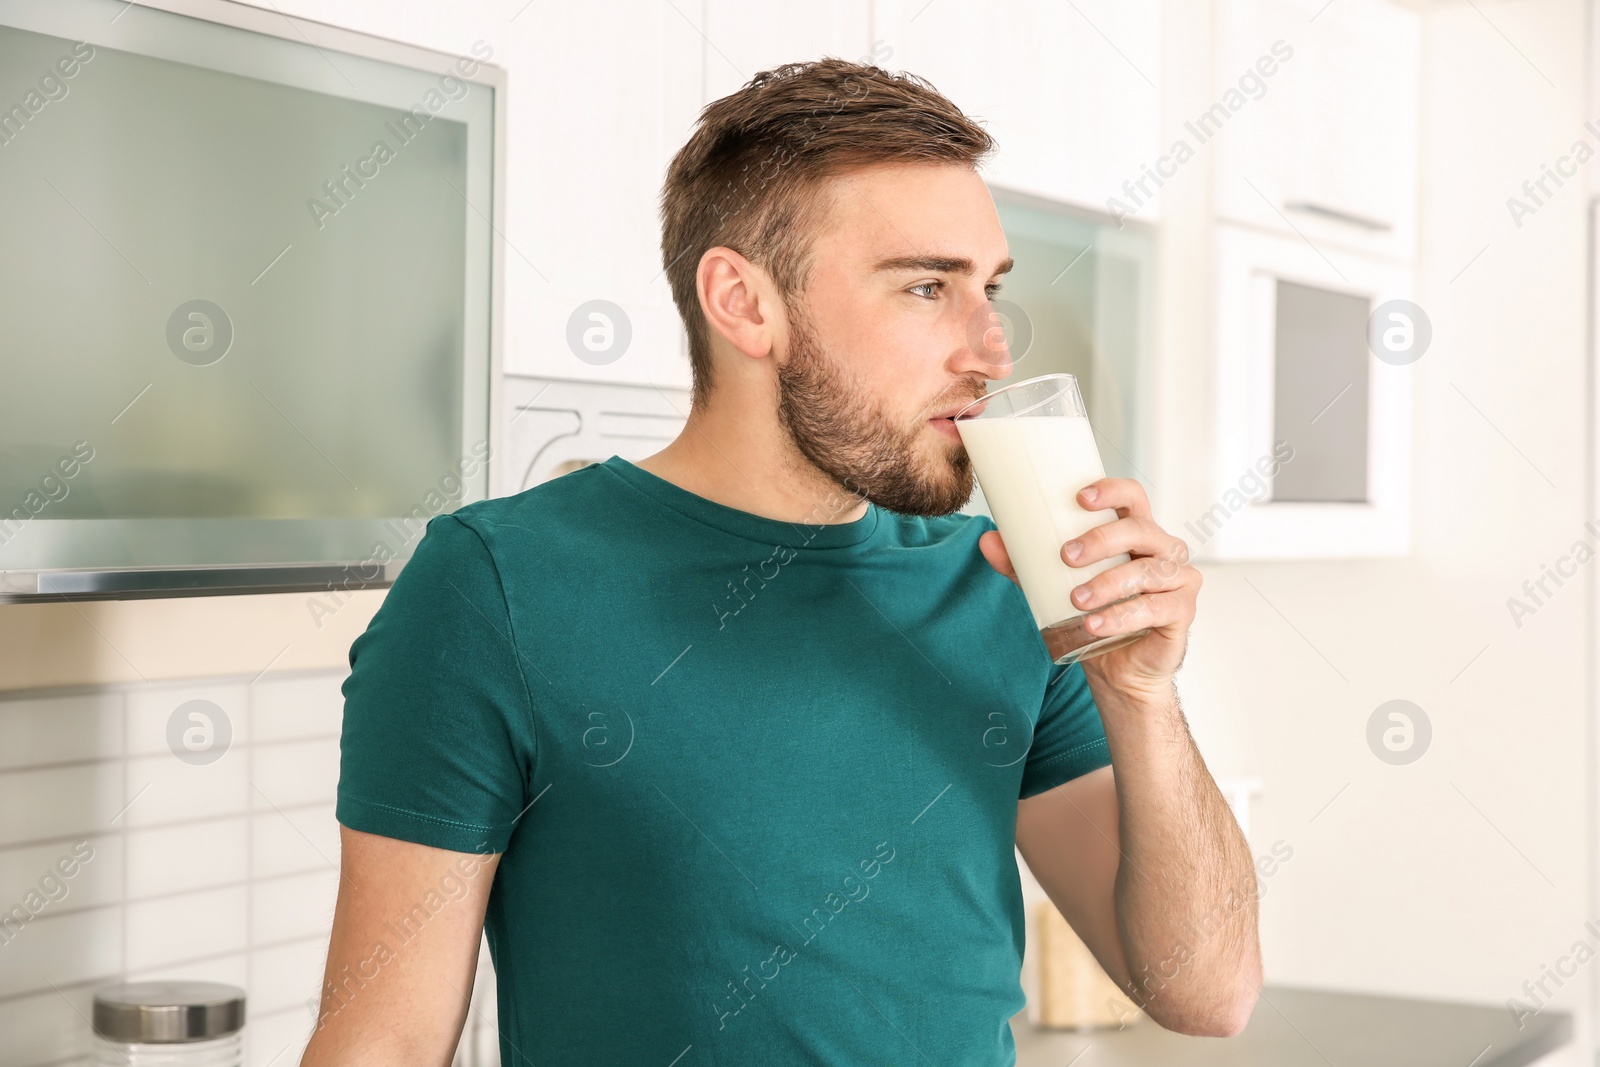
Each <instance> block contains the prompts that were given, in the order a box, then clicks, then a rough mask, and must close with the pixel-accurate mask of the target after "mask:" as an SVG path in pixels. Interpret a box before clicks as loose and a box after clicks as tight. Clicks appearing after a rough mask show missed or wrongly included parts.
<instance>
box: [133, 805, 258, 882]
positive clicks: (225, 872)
mask: <svg viewBox="0 0 1600 1067" xmlns="http://www.w3.org/2000/svg"><path fill="white" fill-rule="evenodd" d="M248 826H249V822H248V820H247V819H246V817H245V816H242V815H241V816H237V817H235V818H231V819H208V820H205V821H203V822H197V823H184V824H180V825H177V826H163V827H158V828H156V829H151V830H133V831H130V832H129V834H128V868H127V870H128V896H129V897H130V898H131V899H135V900H137V899H141V898H146V897H159V896H169V895H171V894H173V893H182V892H185V891H188V890H194V889H205V888H207V887H210V886H223V885H230V884H233V883H240V882H244V881H247V880H248V879H249V877H250V841H249V834H248Z"/></svg>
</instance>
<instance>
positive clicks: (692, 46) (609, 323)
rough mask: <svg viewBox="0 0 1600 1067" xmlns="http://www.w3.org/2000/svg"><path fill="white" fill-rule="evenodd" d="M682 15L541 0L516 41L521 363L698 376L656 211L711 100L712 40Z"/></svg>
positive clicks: (631, 374)
mask: <svg viewBox="0 0 1600 1067" xmlns="http://www.w3.org/2000/svg"><path fill="white" fill-rule="evenodd" d="M684 10H689V11H694V10H695V9H694V8H686V7H685V5H674V4H651V5H644V6H642V7H639V8H638V10H637V11H636V13H634V14H632V15H630V16H629V17H627V18H618V17H617V14H616V10H615V8H614V7H613V6H612V5H604V4H556V5H539V6H538V8H537V10H536V11H530V12H528V14H526V15H524V16H523V19H524V20H525V22H526V28H525V29H522V30H520V31H519V35H518V36H517V37H515V38H514V39H513V40H512V41H511V42H510V43H509V44H508V45H507V48H506V51H507V56H506V58H505V63H506V65H507V67H508V68H509V69H511V70H513V71H514V74H513V77H512V79H511V86H510V92H511V103H510V105H509V107H508V110H507V123H508V129H509V135H508V136H509V144H508V152H509V157H508V162H507V173H508V174H509V175H511V176H512V178H511V180H513V181H515V182H517V183H519V185H518V188H516V189H513V190H511V192H510V194H509V195H508V196H507V197H506V200H507V203H508V205H510V208H509V210H510V211H511V215H510V217H508V219H507V224H506V228H505V235H506V237H507V248H506V252H505V268H506V274H507V286H506V295H507V315H508V320H509V322H508V336H507V341H508V344H507V348H506V360H505V363H506V370H507V371H508V372H510V373H520V374H538V375H543V376H547V377H552V378H569V379H581V380H588V381H606V382H630V383H636V384H645V383H654V384H658V385H664V386H687V385H688V384H689V365H688V361H687V358H686V357H685V355H684V352H683V343H684V342H683V328H682V325H681V324H680V322H679V319H678V313H677V311H676V309H675V308H674V306H673V303H672V295H671V291H670V290H669V288H668V286H667V280H666V275H665V274H664V273H663V272H662V269H661V251H660V247H661V223H660V217H659V215H658V214H657V197H658V196H659V195H660V192H661V181H662V178H663V176H664V174H665V170H666V166H667V163H668V161H669V160H670V159H671V158H672V155H673V153H674V152H676V151H677V150H678V148H679V147H680V146H681V145H682V144H683V142H684V141H685V140H686V139H687V138H688V136H689V131H690V128H691V126H692V125H693V122H694V118H695V115H696V114H697V113H698V111H699V109H700V106H701V103H702V78H703V71H704V52H705V50H706V42H705V41H704V39H703V38H702V37H701V34H700V30H699V28H698V27H697V26H695V25H693V24H691V23H690V22H689V21H687V20H686V18H685V17H684V15H683V14H681V13H680V12H682V11H684ZM574 42H583V44H584V46H583V47H581V48H575V47H574ZM497 58H498V57H497ZM641 86H646V87H648V89H647V90H646V91H643V92H641V89H640V87H641ZM599 301H604V302H605V304H599V303H597V302H599ZM573 338H576V339H577V343H574V342H573V340H572V339H573ZM596 338H599V339H601V341H602V343H601V344H599V345H597V346H595V348H585V346H584V342H585V339H587V340H588V341H590V342H593V341H594V339H596ZM606 348H610V349H611V351H609V352H607V351H605V349H606Z"/></svg>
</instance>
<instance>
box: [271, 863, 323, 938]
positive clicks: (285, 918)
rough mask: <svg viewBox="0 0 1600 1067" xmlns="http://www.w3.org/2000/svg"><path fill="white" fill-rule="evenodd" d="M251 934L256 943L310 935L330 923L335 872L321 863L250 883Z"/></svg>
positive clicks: (319, 931) (317, 932)
mask: <svg viewBox="0 0 1600 1067" xmlns="http://www.w3.org/2000/svg"><path fill="white" fill-rule="evenodd" d="M253 889H254V892H253V894H252V895H253V900H252V902H251V909H250V923H251V934H252V936H253V938H254V940H255V943H256V944H258V945H271V944H275V943H277V942H280V941H292V940H295V939H296V938H303V937H313V936H316V935H317V934H319V933H326V932H327V931H328V928H329V927H330V926H331V925H332V923H333V903H334V900H335V898H336V897H337V896H338V893H339V872H338V871H337V870H335V869H334V868H332V867H328V866H323V868H322V869H321V870H316V871H311V872H309V873H307V874H291V875H289V876H287V877H284V878H268V879H264V880H262V881H258V882H256V883H255V884H254V886H253Z"/></svg>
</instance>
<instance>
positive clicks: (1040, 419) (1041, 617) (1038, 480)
mask: <svg viewBox="0 0 1600 1067" xmlns="http://www.w3.org/2000/svg"><path fill="white" fill-rule="evenodd" d="M956 430H957V431H958V432H959V433H960V434H961V443H962V445H964V446H965V447H966V450H967V455H969V456H971V457H972V464H973V468H974V470H975V472H976V474H977V476H978V484H979V485H980V486H982V487H983V495H984V498H985V499H986V500H987V501H988V502H989V511H990V512H991V513H992V514H993V516H994V521H995V525H996V526H998V527H1000V536H1001V538H1002V540H1004V541H1005V545H1006V552H1007V553H1008V554H1009V555H1010V556H1011V564H1012V566H1013V567H1015V568H1016V571H1017V580H1018V582H1020V583H1021V585H1022V592H1023V595H1024V596H1025V597H1026V598H1027V601H1028V607H1029V608H1030V609H1031V610H1032V611H1033V619H1034V622H1035V623H1036V624H1037V625H1038V627H1039V629H1041V630H1043V629H1045V628H1046V627H1048V626H1051V625H1052V624H1054V623H1058V622H1061V621H1062V620H1064V619H1070V618H1075V617H1077V616H1079V615H1082V614H1083V612H1082V611H1081V610H1080V609H1079V608H1077V607H1076V606H1075V605H1074V604H1073V603H1072V590H1074V589H1075V588H1077V587H1078V586H1080V585H1082V584H1083V583H1085V582H1087V581H1088V580H1089V579H1090V578H1093V577H1094V576H1095V575H1097V574H1099V573H1100V572H1101V571H1104V570H1108V569H1109V568H1111V567H1115V566H1116V565H1117V564H1119V563H1126V562H1128V560H1129V559H1130V557H1129V555H1128V554H1127V553H1126V552H1123V553H1121V554H1119V555H1116V556H1112V557H1111V558H1110V559H1102V560H1096V561H1095V562H1093V563H1089V564H1086V565H1084V566H1082V567H1069V566H1067V564H1066V561H1065V560H1063V559H1062V558H1061V546H1062V545H1063V544H1064V543H1066V542H1067V541H1071V540H1072V539H1074V538H1076V537H1078V536H1079V535H1081V534H1083V533H1086V532H1087V531H1089V530H1091V529H1093V528H1094V527H1096V526H1100V525H1102V524H1104V523H1108V522H1112V521H1114V520H1115V519H1116V517H1117V513H1116V509H1114V508H1106V509H1104V510H1101V511H1085V510H1084V509H1083V508H1081V507H1079V506H1078V503H1077V497H1078V490H1080V489H1082V488H1083V487H1084V486H1086V485H1088V484H1089V483H1090V482H1095V481H1099V480H1100V479H1101V478H1104V477H1105V474H1106V472H1105V468H1104V467H1103V466H1102V465H1101V463H1100V450H1099V449H1098V448H1096V447H1095V443H1094V431H1093V430H1091V429H1090V427H1089V420H1088V419H1086V418H1083V417H1082V416H1079V415H1024V416H1020V417H1005V416H999V417H993V416H991V417H989V418H976V419H958V420H956Z"/></svg>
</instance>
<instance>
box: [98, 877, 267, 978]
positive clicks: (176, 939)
mask: <svg viewBox="0 0 1600 1067" xmlns="http://www.w3.org/2000/svg"><path fill="white" fill-rule="evenodd" d="M127 912H128V969H129V970H130V971H133V970H148V969H150V968H154V967H162V966H165V965H167V964H170V963H174V962H178V961H181V960H191V959H199V958H202V957H206V956H216V955H221V954H224V953H228V952H235V951H242V950H243V949H244V948H245V945H246V942H247V940H248V926H247V924H248V922H249V918H248V916H249V905H248V903H247V898H246V892H245V887H244V886H238V887H235V888H233V889H209V890H206V891H204V892H200V893H185V894H183V895H182V896H176V897H162V898H161V899H159V900H146V901H140V902H138V903H132V904H129V905H128V907H127Z"/></svg>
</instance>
